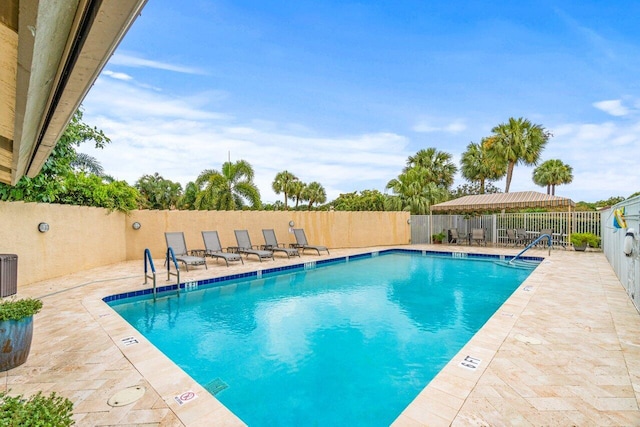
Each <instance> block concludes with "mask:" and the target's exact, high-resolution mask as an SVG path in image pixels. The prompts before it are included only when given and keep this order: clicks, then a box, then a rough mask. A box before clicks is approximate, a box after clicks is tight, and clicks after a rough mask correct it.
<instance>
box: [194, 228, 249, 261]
mask: <svg viewBox="0 0 640 427" xmlns="http://www.w3.org/2000/svg"><path fill="white" fill-rule="evenodd" d="M202 240H204V247H205V250H204V256H205V257H211V258H215V259H216V262H217V261H218V259H220V258H222V259H223V260H224V262H226V263H227V267H229V261H240V262H241V263H243V264H244V261H243V260H242V257H241V256H240V255H239V254H234V253H231V252H225V251H224V249H222V245H221V244H220V237H219V236H218V232H217V231H203V232H202Z"/></svg>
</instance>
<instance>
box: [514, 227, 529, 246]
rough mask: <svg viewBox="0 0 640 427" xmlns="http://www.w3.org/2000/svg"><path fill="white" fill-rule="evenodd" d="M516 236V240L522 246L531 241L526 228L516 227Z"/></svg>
mask: <svg viewBox="0 0 640 427" xmlns="http://www.w3.org/2000/svg"><path fill="white" fill-rule="evenodd" d="M516 236H517V237H518V242H520V243H521V244H523V245H524V246H527V245H528V244H529V243H531V237H530V236H529V233H527V230H526V229H524V228H516Z"/></svg>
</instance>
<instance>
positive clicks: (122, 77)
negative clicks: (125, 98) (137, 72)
mask: <svg viewBox="0 0 640 427" xmlns="http://www.w3.org/2000/svg"><path fill="white" fill-rule="evenodd" d="M102 75H105V76H109V77H111V78H112V79H116V80H125V81H126V80H132V79H133V77H131V76H130V75H128V74H125V73H116V72H114V71H111V70H104V71H103V72H102Z"/></svg>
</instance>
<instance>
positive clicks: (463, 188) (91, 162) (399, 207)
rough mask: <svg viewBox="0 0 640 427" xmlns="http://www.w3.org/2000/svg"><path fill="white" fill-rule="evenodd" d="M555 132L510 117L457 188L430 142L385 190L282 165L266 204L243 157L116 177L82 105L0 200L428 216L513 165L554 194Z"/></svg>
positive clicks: (473, 156) (476, 152)
mask: <svg viewBox="0 0 640 427" xmlns="http://www.w3.org/2000/svg"><path fill="white" fill-rule="evenodd" d="M551 136H552V135H551V133H550V132H548V131H547V130H546V129H544V127H542V126H541V125H538V124H533V123H531V122H530V121H529V120H527V119H524V118H517V119H515V118H510V119H509V120H508V121H507V122H505V123H501V124H499V125H498V126H495V127H494V128H493V129H492V130H491V135H489V136H487V137H485V138H482V139H481V140H480V142H479V143H474V142H471V143H469V145H468V146H467V147H466V150H465V152H464V153H463V154H462V157H461V161H460V172H461V175H462V176H463V177H464V179H465V180H466V181H467V183H465V184H462V185H459V186H458V187H456V188H455V189H454V188H452V185H453V182H454V177H455V174H456V173H457V172H458V166H457V165H455V164H454V163H453V161H452V155H451V154H449V153H447V152H444V151H440V150H438V149H436V148H433V147H432V148H426V149H422V150H419V151H418V152H417V153H416V154H415V155H411V156H409V157H408V159H407V162H406V166H405V167H404V168H403V169H402V171H401V172H400V174H399V175H398V176H397V177H396V178H393V179H391V180H390V181H389V182H388V183H387V185H386V187H385V193H382V192H380V191H378V190H375V189H372V190H363V191H360V192H358V191H354V192H351V193H344V194H340V196H339V197H337V198H336V199H334V200H332V201H329V202H327V196H326V191H325V189H324V187H323V186H322V184H321V183H319V182H315V181H314V182H310V183H305V182H302V181H301V180H300V179H299V178H298V177H297V176H296V175H295V174H294V173H292V172H290V171H287V170H284V171H281V172H278V173H277V174H276V175H275V177H274V180H273V182H272V184H271V187H272V189H273V191H274V192H275V193H276V194H278V195H280V194H282V195H283V201H282V202H281V201H277V202H275V203H273V204H263V203H262V201H261V198H260V192H259V190H258V187H257V185H256V184H255V183H254V171H253V168H252V166H251V165H250V164H249V162H247V161H245V160H238V161H236V162H231V161H227V162H224V163H223V164H222V167H221V169H220V170H216V169H207V170H204V171H202V172H201V173H200V175H198V177H197V178H196V180H195V181H193V182H189V183H188V184H187V185H186V186H185V188H184V189H183V188H182V185H181V184H180V183H177V182H173V181H171V180H169V179H165V178H164V177H162V176H161V175H160V174H158V173H157V172H156V173H154V174H147V175H143V176H142V177H140V178H139V179H138V180H137V181H136V182H135V184H134V185H133V186H131V185H129V184H128V183H126V182H125V181H118V180H115V179H113V178H112V177H111V176H109V175H106V174H105V173H104V170H103V168H102V166H101V165H100V163H99V162H98V161H97V160H96V159H95V158H93V157H92V156H89V155H86V154H84V153H78V152H77V151H76V148H77V147H78V146H79V145H80V144H82V143H86V142H93V143H94V144H95V146H96V148H103V147H104V146H105V145H106V144H108V143H109V142H110V139H109V138H108V137H107V136H106V135H105V134H104V132H103V131H101V130H99V129H97V128H95V127H91V126H89V125H87V124H86V123H84V122H83V121H82V111H81V110H78V111H77V112H76V113H75V114H74V116H73V118H72V120H71V121H70V123H69V125H68V126H67V128H66V130H65V132H64V134H63V135H62V137H61V139H60V141H59V142H58V143H57V144H56V146H55V148H54V149H53V151H52V154H51V155H50V156H49V158H48V159H47V161H46V162H45V164H44V166H43V168H42V170H41V172H40V173H39V174H38V175H37V176H35V177H34V178H29V177H26V176H25V177H23V178H21V179H20V181H19V182H18V183H17V184H16V185H15V186H9V185H6V184H0V200H3V201H13V200H22V201H28V202H43V203H61V204H72V205H83V206H96V207H103V208H107V209H111V210H118V211H122V212H128V211H131V210H133V209H184V210H242V209H254V210H257V209H264V210H278V209H279V210H289V209H293V210H301V209H304V210H312V209H317V210H331V209H332V210H344V211H384V210H386V211H410V212H411V213H412V214H426V213H428V212H429V207H430V206H431V205H433V204H436V203H440V202H443V201H446V200H449V199H451V198H457V197H461V196H465V195H471V194H484V193H496V192H500V191H501V190H500V189H498V188H497V187H496V186H495V185H494V184H493V182H495V181H497V180H499V179H501V178H503V177H506V180H505V181H506V186H505V190H504V191H505V192H509V188H510V185H511V179H512V177H513V173H514V170H515V167H516V166H517V165H520V164H524V165H529V166H531V165H535V166H537V167H536V168H535V169H534V171H533V176H532V181H533V183H534V184H536V185H539V186H541V187H546V190H547V193H548V194H555V188H556V186H558V185H562V184H568V183H570V182H571V181H572V180H573V170H572V168H571V166H569V165H567V164H565V163H563V162H562V161H561V160H560V159H550V160H546V161H544V162H542V163H540V161H541V154H542V152H543V150H544V148H545V146H546V144H547V142H548V140H549V138H550V137H551ZM386 191H388V192H389V193H387V192H386ZM613 199H615V200H617V201H621V200H624V198H623V197H620V196H618V197H616V198H611V199H608V200H607V201H602V203H606V202H611V201H613ZM597 203H599V202H597ZM597 203H596V206H597ZM583 207H584V208H585V209H592V208H595V207H594V206H592V204H583Z"/></svg>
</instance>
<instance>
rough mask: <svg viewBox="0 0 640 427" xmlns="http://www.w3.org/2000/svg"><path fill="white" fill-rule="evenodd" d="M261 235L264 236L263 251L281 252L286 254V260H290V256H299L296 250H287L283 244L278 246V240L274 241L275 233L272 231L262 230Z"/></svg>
mask: <svg viewBox="0 0 640 427" xmlns="http://www.w3.org/2000/svg"><path fill="white" fill-rule="evenodd" d="M262 235H263V236H264V246H263V248H264V249H266V250H268V251H272V252H274V253H275V252H283V253H285V254H287V258H291V257H292V256H300V251H298V249H296V248H287V247H285V246H284V243H282V244H281V245H279V244H278V239H276V232H275V231H273V230H272V229H267V230H262Z"/></svg>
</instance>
